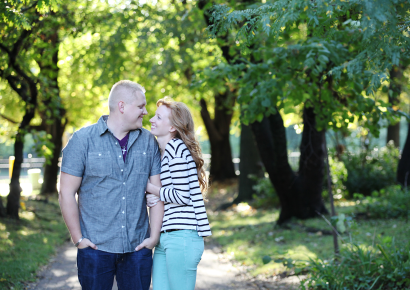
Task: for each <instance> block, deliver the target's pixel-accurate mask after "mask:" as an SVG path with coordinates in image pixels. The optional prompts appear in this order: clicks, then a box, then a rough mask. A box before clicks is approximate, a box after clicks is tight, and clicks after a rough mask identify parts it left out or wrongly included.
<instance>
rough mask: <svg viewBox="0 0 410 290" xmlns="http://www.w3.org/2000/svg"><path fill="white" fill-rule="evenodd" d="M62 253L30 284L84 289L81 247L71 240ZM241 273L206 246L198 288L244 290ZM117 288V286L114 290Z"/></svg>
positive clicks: (35, 289)
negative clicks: (80, 278) (238, 281)
mask: <svg viewBox="0 0 410 290" xmlns="http://www.w3.org/2000/svg"><path fill="white" fill-rule="evenodd" d="M58 252H59V253H58V254H57V255H56V256H55V257H54V258H52V259H51V260H50V264H49V265H47V267H45V268H44V269H43V270H42V271H41V272H40V274H39V275H38V276H39V278H40V280H39V281H38V283H36V284H32V285H30V287H29V289H31V290H46V289H58V290H69V289H73V290H77V289H78V290H80V289H81V286H80V284H79V282H78V279H77V267H76V257H77V250H76V249H75V248H74V247H73V246H72V244H71V243H67V244H65V245H64V246H63V247H61V248H60V249H59V250H58ZM237 273H238V270H236V269H235V268H234V267H233V266H232V265H230V264H229V263H219V262H218V255H217V254H216V253H215V252H214V250H213V249H212V247H211V246H209V245H206V249H205V253H204V255H203V256H202V260H201V263H200V264H199V267H198V279H197V287H196V288H195V289H198V290H205V289H216V290H218V289H221V290H222V289H223V290H225V289H226V290H228V289H240V288H237V287H234V288H232V287H233V286H234V281H235V274H237ZM114 289H117V287H116V285H114V287H113V290H114Z"/></svg>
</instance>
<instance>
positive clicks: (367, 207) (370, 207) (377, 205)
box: [356, 185, 410, 219]
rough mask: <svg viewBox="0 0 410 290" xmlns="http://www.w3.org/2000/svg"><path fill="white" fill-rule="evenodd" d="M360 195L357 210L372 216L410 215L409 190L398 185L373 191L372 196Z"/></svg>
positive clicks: (406, 216) (402, 216) (403, 216)
mask: <svg viewBox="0 0 410 290" xmlns="http://www.w3.org/2000/svg"><path fill="white" fill-rule="evenodd" d="M356 197H360V198H361V200H360V203H359V207H358V211H360V212H363V211H365V212H366V213H367V216H369V217H372V218H383V219H387V218H409V217H410V192H409V191H408V190H407V189H403V188H401V186H400V185H394V186H390V187H388V188H385V189H381V190H380V191H379V192H377V191H375V192H373V193H372V196H368V197H366V198H365V197H364V196H360V195H356Z"/></svg>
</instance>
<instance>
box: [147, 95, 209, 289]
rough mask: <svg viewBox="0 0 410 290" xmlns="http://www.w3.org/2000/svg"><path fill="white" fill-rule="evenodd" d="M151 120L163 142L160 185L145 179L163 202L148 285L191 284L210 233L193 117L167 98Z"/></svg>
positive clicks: (177, 286) (174, 286)
mask: <svg viewBox="0 0 410 290" xmlns="http://www.w3.org/2000/svg"><path fill="white" fill-rule="evenodd" d="M150 122H151V124H152V125H151V134H154V135H155V136H156V137H157V140H158V143H159V146H160V148H161V183H162V187H161V188H160V187H157V186H155V185H153V184H151V183H148V184H147V190H146V191H147V193H151V194H153V195H155V196H157V197H159V199H160V200H161V201H163V202H164V218H163V223H162V228H161V236H160V241H159V243H158V245H157V246H156V247H155V253H154V266H153V274H152V285H153V288H154V290H168V289H169V290H194V288H195V282H196V271H197V266H198V263H199V261H200V260H201V256H202V253H203V251H204V240H203V237H206V236H210V235H211V230H210V227H209V222H208V217H207V214H206V211H205V206H204V201H203V197H202V192H201V190H202V191H203V192H205V191H206V189H207V180H206V175H205V170H204V168H203V165H204V161H203V159H202V158H201V149H200V146H199V143H198V141H197V140H196V138H195V133H194V122H193V120H192V116H191V113H190V111H189V109H188V107H187V106H186V105H185V104H183V103H181V102H173V101H171V100H169V99H167V98H165V99H161V100H159V101H158V102H157V111H156V113H155V116H154V117H153V118H152V119H151V120H150ZM147 198H148V200H150V196H149V194H148V196H147Z"/></svg>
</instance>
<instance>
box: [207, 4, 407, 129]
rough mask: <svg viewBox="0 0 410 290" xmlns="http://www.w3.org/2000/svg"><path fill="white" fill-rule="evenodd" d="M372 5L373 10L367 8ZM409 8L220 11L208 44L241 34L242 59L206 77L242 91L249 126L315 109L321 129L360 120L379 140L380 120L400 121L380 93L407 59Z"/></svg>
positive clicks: (339, 6) (317, 6)
mask: <svg viewBox="0 0 410 290" xmlns="http://www.w3.org/2000/svg"><path fill="white" fill-rule="evenodd" d="M370 3H371V4H370ZM409 7H410V4H409V3H408V2H407V1H404V0H401V1H396V0H394V1H390V0H378V1H376V2H368V1H359V0H354V1H348V2H346V1H341V0H334V1H332V2H331V3H329V2H328V1H315V2H307V1H304V0H293V1H291V2H289V1H286V0H279V1H268V3H266V4H253V5H251V6H249V9H246V10H235V9H232V8H231V7H229V6H227V5H216V6H214V10H213V12H212V20H213V25H210V26H209V27H208V32H209V33H210V35H211V37H218V36H219V35H224V33H231V34H234V35H236V40H237V45H238V46H240V47H241V48H242V49H243V54H244V58H246V57H247V56H250V58H249V57H248V59H251V60H248V59H242V60H241V61H237V62H236V63H235V64H232V65H224V66H219V67H214V68H212V69H209V70H208V71H204V73H203V74H202V76H201V80H205V82H207V83H211V84H217V83H218V81H219V82H220V80H222V79H227V80H229V82H231V83H234V84H235V85H236V86H238V87H239V88H240V90H239V98H238V102H239V103H240V104H241V105H242V106H243V108H244V109H245V112H246V113H245V114H244V121H245V122H254V121H260V120H261V118H263V116H267V115H270V114H274V113H276V112H277V111H278V110H283V112H284V113H285V114H289V113H295V112H296V111H298V110H300V107H302V106H306V107H313V108H314V112H315V114H316V116H317V117H316V122H317V129H319V130H322V129H327V128H331V129H333V130H339V129H346V128H347V127H348V125H349V124H350V123H354V122H356V121H357V119H358V120H359V121H360V120H364V123H365V126H366V127H367V128H368V129H369V130H370V131H371V132H372V134H374V135H375V136H378V134H379V130H380V125H379V120H380V119H386V118H387V119H389V120H390V119H397V115H400V114H403V113H401V112H392V110H391V109H389V108H388V107H389V105H388V104H387V103H386V102H384V101H383V100H382V99H380V98H376V97H375V96H374V93H375V92H377V91H378V90H379V89H380V87H381V85H382V82H383V81H384V80H387V79H388V75H387V74H386V70H387V69H390V68H391V67H392V65H397V64H398V63H399V60H401V59H403V58H406V57H408V53H409V50H408V49H407V48H408V46H409V43H410V42H409V38H408V37H407V36H405V34H404V33H403V31H406V30H407V29H408V27H409V23H410V22H409V21H408V20H409V18H408V17H409V16H408V14H407V13H406V12H405V11H407V10H406V9H408V8H409Z"/></svg>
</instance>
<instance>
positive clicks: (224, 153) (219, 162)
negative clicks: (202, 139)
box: [200, 91, 236, 181]
mask: <svg viewBox="0 0 410 290" xmlns="http://www.w3.org/2000/svg"><path fill="white" fill-rule="evenodd" d="M234 103H235V98H234V97H233V96H232V95H231V93H230V92H229V91H227V92H225V93H222V94H217V95H215V116H214V118H213V119H212V118H211V116H210V114H209V112H208V108H207V104H206V101H205V100H204V99H201V100H200V105H201V116H202V120H203V121H204V124H205V128H206V131H207V133H208V137H209V142H210V144H211V169H210V180H211V181H223V180H226V179H229V178H234V177H236V174H235V168H234V165H233V162H232V151H231V144H230V142H229V135H230V134H229V131H230V125H231V119H232V113H233V112H232V107H233V105H234Z"/></svg>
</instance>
